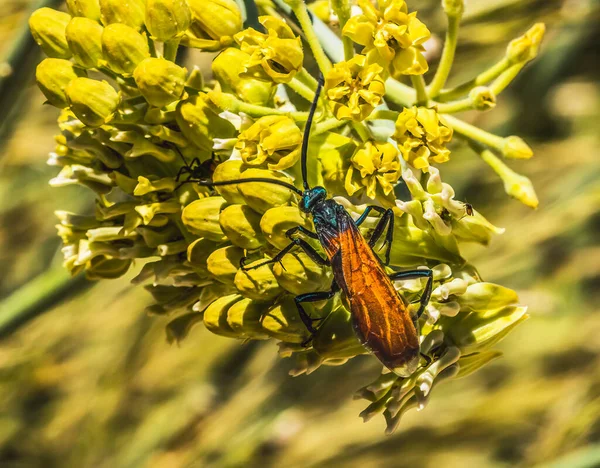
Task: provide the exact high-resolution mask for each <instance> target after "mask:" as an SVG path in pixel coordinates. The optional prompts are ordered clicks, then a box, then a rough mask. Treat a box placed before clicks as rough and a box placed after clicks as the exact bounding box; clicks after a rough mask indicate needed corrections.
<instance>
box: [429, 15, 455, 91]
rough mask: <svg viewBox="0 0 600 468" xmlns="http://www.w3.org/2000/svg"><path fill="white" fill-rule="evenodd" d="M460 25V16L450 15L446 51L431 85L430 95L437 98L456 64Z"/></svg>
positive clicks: (443, 52)
mask: <svg viewBox="0 0 600 468" xmlns="http://www.w3.org/2000/svg"><path fill="white" fill-rule="evenodd" d="M459 25H460V16H459V15H454V16H451V15H448V31H446V41H445V42H444V50H443V51H442V58H441V59H440V64H439V66H438V69H437V71H436V72H435V76H434V77H433V80H432V81H431V84H430V85H429V95H430V96H431V97H436V96H437V95H438V94H439V93H440V91H441V90H442V88H443V87H444V85H445V84H446V81H447V80H448V76H449V75H450V70H451V68H452V63H453V62H454V54H455V53H456V44H457V42H458V27H459Z"/></svg>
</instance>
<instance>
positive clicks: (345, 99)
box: [324, 55, 385, 122]
mask: <svg viewBox="0 0 600 468" xmlns="http://www.w3.org/2000/svg"><path fill="white" fill-rule="evenodd" d="M382 71H383V68H382V67H381V66H380V65H378V64H376V63H371V64H369V62H368V60H367V57H366V56H364V55H357V56H355V57H354V58H352V59H351V60H348V61H347V62H341V63H338V64H336V65H335V66H334V67H333V68H332V69H331V70H330V71H329V72H328V73H327V76H326V77H325V88H324V89H325V94H326V96H327V98H328V100H329V106H330V107H331V110H332V112H333V114H334V115H335V116H336V117H337V118H338V119H339V120H354V121H357V122H360V121H362V120H364V119H365V118H366V117H368V115H369V114H370V113H371V112H372V111H373V109H374V108H375V107H377V106H378V105H379V104H380V103H381V100H382V98H383V95H384V94H385V85H384V83H383V78H382V76H381V72H382Z"/></svg>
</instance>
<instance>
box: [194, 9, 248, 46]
mask: <svg viewBox="0 0 600 468" xmlns="http://www.w3.org/2000/svg"><path fill="white" fill-rule="evenodd" d="M188 4H189V6H190V10H191V12H192V24H191V27H190V29H191V30H192V32H193V33H194V34H195V35H196V36H197V37H208V38H210V39H215V40H221V39H222V38H223V37H227V36H233V35H234V34H235V33H237V32H238V31H239V30H240V29H242V13H241V11H240V9H239V7H238V5H237V3H236V2H235V0H188Z"/></svg>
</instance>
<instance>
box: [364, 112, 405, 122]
mask: <svg viewBox="0 0 600 468" xmlns="http://www.w3.org/2000/svg"><path fill="white" fill-rule="evenodd" d="M399 115H400V112H397V111H393V110H389V109H379V110H376V111H375V112H372V113H371V115H370V116H369V117H367V120H393V121H396V119H397V118H398V116H399Z"/></svg>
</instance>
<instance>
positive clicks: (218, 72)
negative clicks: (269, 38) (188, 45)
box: [212, 47, 275, 105]
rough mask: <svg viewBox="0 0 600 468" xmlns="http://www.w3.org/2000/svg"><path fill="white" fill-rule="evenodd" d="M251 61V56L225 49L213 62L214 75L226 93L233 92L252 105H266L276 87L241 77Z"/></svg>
mask: <svg viewBox="0 0 600 468" xmlns="http://www.w3.org/2000/svg"><path fill="white" fill-rule="evenodd" d="M249 59H250V55H249V54H247V53H246V52H242V51H241V50H240V49H235V48H233V47H231V48H229V49H225V50H224V51H223V52H221V53H220V54H219V55H217V56H216V57H215V59H214V60H213V63H212V71H213V74H214V76H215V78H216V79H217V80H218V81H219V83H220V84H221V86H222V87H223V90H224V91H226V92H229V91H231V92H233V93H235V95H236V96H237V97H239V98H240V99H241V100H242V101H245V102H248V103H250V104H257V105H265V104H267V103H268V102H269V101H270V100H271V98H272V97H273V94H274V93H275V86H274V84H273V83H272V82H268V81H262V80H257V79H255V78H252V77H250V76H241V75H242V73H244V72H245V71H246V66H245V65H244V64H245V63H246V62H248V60H249Z"/></svg>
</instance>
